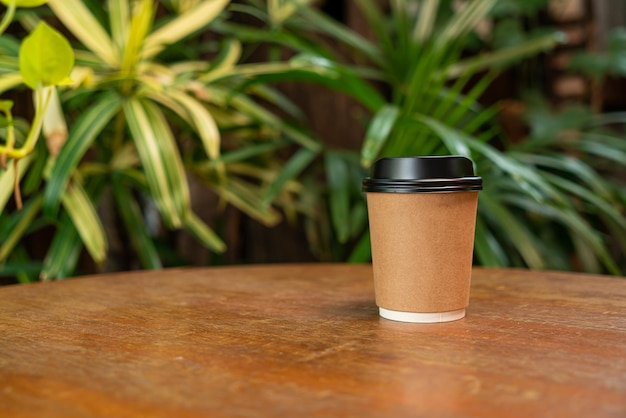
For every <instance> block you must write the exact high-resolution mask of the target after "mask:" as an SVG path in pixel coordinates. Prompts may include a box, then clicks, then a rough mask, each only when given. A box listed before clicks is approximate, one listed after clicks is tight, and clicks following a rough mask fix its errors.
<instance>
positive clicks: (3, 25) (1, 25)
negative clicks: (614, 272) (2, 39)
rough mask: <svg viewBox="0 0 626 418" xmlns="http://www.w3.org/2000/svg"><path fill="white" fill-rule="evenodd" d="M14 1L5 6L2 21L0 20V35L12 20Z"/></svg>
mask: <svg viewBox="0 0 626 418" xmlns="http://www.w3.org/2000/svg"><path fill="white" fill-rule="evenodd" d="M16 1H17V0H13V1H11V3H9V6H8V7H7V11H6V13H5V14H4V16H3V17H2V21H1V22H0V35H2V34H3V33H4V31H5V30H7V27H8V26H9V24H10V23H11V22H12V21H13V17H14V16H15V3H16Z"/></svg>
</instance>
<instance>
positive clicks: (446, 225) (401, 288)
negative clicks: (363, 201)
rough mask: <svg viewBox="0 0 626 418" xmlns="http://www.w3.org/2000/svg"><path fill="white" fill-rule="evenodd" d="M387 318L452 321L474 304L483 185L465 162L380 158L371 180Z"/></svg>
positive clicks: (379, 287) (375, 262)
mask: <svg viewBox="0 0 626 418" xmlns="http://www.w3.org/2000/svg"><path fill="white" fill-rule="evenodd" d="M363 190H364V191H365V192H366V193H367V205H368V214H369V224H370V237H371V243H372V266H373V270H374V291H375V296H376V304H377V305H378V307H379V312H380V315H381V316H382V317H383V318H387V319H391V320H395V321H403V322H423V323H432V322H447V321H455V320H458V319H461V318H463V317H464V316H465V308H466V307H467V306H468V305H469V288H470V280H471V272H472V254H473V248H474V229H475V226H476V208H477V203H478V193H477V192H478V191H479V190H482V179H481V178H480V177H476V176H475V175H474V170H473V165H472V162H471V161H470V160H469V159H467V158H465V157H461V156H445V157H398V158H383V159H381V160H378V161H377V162H376V163H375V164H374V167H373V169H372V174H371V177H368V178H365V179H364V180H363Z"/></svg>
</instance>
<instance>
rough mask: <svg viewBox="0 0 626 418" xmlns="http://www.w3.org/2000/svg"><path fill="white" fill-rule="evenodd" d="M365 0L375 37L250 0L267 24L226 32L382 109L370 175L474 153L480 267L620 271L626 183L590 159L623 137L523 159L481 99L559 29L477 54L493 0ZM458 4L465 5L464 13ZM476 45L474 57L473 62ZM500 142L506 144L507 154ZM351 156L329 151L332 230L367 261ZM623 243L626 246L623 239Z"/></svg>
mask: <svg viewBox="0 0 626 418" xmlns="http://www.w3.org/2000/svg"><path fill="white" fill-rule="evenodd" d="M503 3H504V2H503ZM506 3H508V4H511V5H515V4H517V5H518V6H519V5H520V4H523V2H513V1H510V2H506ZM357 4H358V6H359V8H360V10H361V12H362V13H363V15H364V16H365V18H366V19H367V22H368V25H369V27H370V28H371V29H372V31H373V32H374V39H373V40H368V39H366V38H364V37H362V36H361V35H359V34H357V33H355V32H353V31H351V30H350V29H349V28H347V27H345V26H343V25H341V24H338V23H337V22H334V21H332V20H331V19H329V18H328V17H326V16H324V15H322V14H321V13H319V12H317V11H316V10H315V9H314V8H312V7H309V6H308V4H304V3H303V2H270V3H268V6H267V7H265V6H264V5H262V4H260V3H259V2H256V1H252V0H251V1H249V2H248V4H247V6H246V7H239V8H238V10H239V11H242V12H245V13H250V14H252V15H254V16H255V17H257V18H259V19H261V20H263V21H264V22H265V23H266V25H267V29H266V30H256V31H255V30H250V29H249V28H246V29H245V30H242V28H239V27H235V26H232V25H231V26H229V27H228V26H223V27H222V30H225V31H228V30H230V31H233V32H235V31H239V33H240V36H242V37H244V38H245V39H246V40H248V41H254V40H261V41H265V42H269V43H272V44H274V45H278V46H281V47H288V48H290V49H292V50H295V51H298V52H300V53H301V54H304V55H300V56H298V57H296V58H294V59H293V60H292V62H300V61H302V60H307V61H308V62H311V63H315V64H316V65H318V66H319V67H320V68H322V69H324V70H325V71H324V72H321V71H320V72H318V73H316V74H314V75H311V76H307V74H305V72H303V71H298V72H293V71H292V72H291V73H285V74H283V78H278V77H274V78H273V80H280V79H289V78H299V79H304V80H306V81H309V82H314V83H320V84H323V85H326V86H328V87H331V88H335V89H337V90H339V91H342V92H344V93H346V94H349V95H351V96H353V97H355V98H356V99H357V100H359V102H360V103H362V104H363V105H364V107H365V108H366V109H368V110H369V111H370V112H371V114H372V118H371V121H370V122H369V125H368V130H367V134H366V137H365V139H364V143H363V147H362V149H361V152H360V161H361V164H362V166H364V167H366V168H367V167H368V166H369V165H370V164H371V163H372V162H373V161H374V160H375V159H376V158H377V157H380V156H386V155H395V156H399V155H430V154H445V153H453V154H461V155H466V156H469V157H470V158H472V159H473V160H474V161H475V163H476V166H477V170H478V173H479V174H480V175H481V176H482V177H483V178H484V180H485V190H484V191H483V192H481V198H480V204H479V216H478V221H477V229H476V247H475V248H476V260H477V261H478V262H479V263H481V264H483V265H489V266H528V267H531V268H560V269H574V268H582V269H584V270H586V271H593V272H599V271H605V270H606V271H609V272H611V273H615V274H617V273H619V272H620V269H619V267H618V265H617V262H616V260H615V257H613V256H612V255H611V252H610V251H609V248H608V242H609V240H607V239H605V234H607V233H611V234H612V235H614V236H620V235H621V236H623V235H624V233H625V232H626V223H625V222H624V219H623V217H620V216H619V214H620V211H623V207H624V188H623V185H622V186H621V187H618V185H617V184H615V183H613V182H611V181H608V180H606V179H603V178H602V176H601V175H599V173H598V171H596V169H595V167H594V164H593V163H589V162H587V157H593V155H592V154H593V153H594V152H597V150H598V148H600V147H603V148H602V149H603V150H604V151H606V152H610V151H609V150H613V152H615V155H620V156H621V155H622V154H621V153H622V151H621V150H622V148H621V145H619V144H618V143H616V142H615V141H613V140H607V141H606V142H605V143H603V144H596V145H595V146H593V141H586V142H573V141H562V135H560V133H558V134H557V135H555V136H554V137H551V138H549V139H546V138H544V139H543V142H541V141H535V140H530V141H528V144H527V145H524V146H526V147H527V148H525V150H526V151H527V152H521V151H520V150H521V149H524V146H521V147H516V146H515V145H513V144H509V143H508V142H507V141H506V138H504V137H503V135H502V134H501V132H500V131H499V129H498V124H497V121H496V116H497V114H498V108H497V106H492V107H485V106H482V105H481V103H480V98H481V95H482V94H483V93H484V92H485V91H486V89H487V88H488V87H489V86H490V85H491V83H492V81H493V80H494V79H495V77H497V75H498V74H499V73H500V72H501V71H502V70H503V69H504V68H505V67H506V66H507V65H511V64H512V63H516V62H519V60H520V59H522V58H524V57H528V56H533V55H536V54H537V53H539V52H541V51H544V50H546V49H550V48H551V47H552V46H554V45H555V44H556V43H557V42H558V41H559V39H560V34H558V33H554V32H548V33H545V31H544V33H543V34H542V33H536V34H530V36H528V35H527V34H526V36H524V37H522V38H519V37H518V38H519V39H517V40H516V41H515V42H512V43H511V42H508V43H504V44H502V43H501V44H500V45H496V47H500V49H497V48H496V49H493V48H492V49H486V46H488V45H489V42H482V43H479V44H480V45H482V46H481V48H482V49H481V50H478V51H477V50H476V49H475V48H476V46H475V45H476V42H474V41H475V40H476V39H477V38H479V36H477V35H476V33H477V31H476V28H477V27H478V26H479V25H480V24H481V23H483V22H485V21H489V20H490V19H492V16H493V14H492V12H493V11H494V8H495V7H496V2H495V1H494V0H476V1H471V2H460V3H459V2H452V1H437V0H424V1H421V2H409V1H400V0H398V1H391V2H390V13H389V14H386V13H384V12H383V11H382V10H380V9H379V8H378V7H377V6H376V4H375V3H374V2H372V1H370V0H358V1H357ZM459 4H460V5H461V6H460V7H461V8H460V9H455V7H457V6H458V5H459ZM499 6H500V7H502V4H499ZM534 6H536V5H534ZM530 9H532V10H530V11H531V12H532V11H534V10H536V8H535V7H531V8H530ZM516 10H518V11H519V10H521V9H519V7H518V9H516ZM500 12H502V9H500ZM311 33H321V34H323V35H325V36H330V37H331V38H333V39H335V40H336V41H338V42H340V43H342V44H344V45H345V46H347V47H350V48H351V49H352V50H353V51H354V53H355V55H354V57H353V64H349V63H347V62H345V61H344V60H342V59H341V58H339V57H338V56H336V55H335V54H333V53H332V51H331V50H330V49H328V48H324V47H323V46H321V45H320V44H319V43H317V42H315V41H312V37H311ZM518 33H519V32H518ZM470 41H472V42H470ZM469 49H473V52H472V53H471V54H469V55H467V52H468V50H469ZM354 63H356V64H354ZM259 80H261V81H268V80H270V78H268V77H260V78H259ZM367 81H374V82H376V83H378V84H379V85H380V84H382V85H384V86H385V89H386V90H387V91H388V92H389V94H388V95H383V94H381V93H379V92H378V91H376V90H375V89H373V88H372V87H371V86H370V85H369V84H368V83H367ZM494 141H495V142H496V143H500V147H499V148H497V147H496V146H495V145H494ZM539 144H541V146H538V145H539ZM582 144H586V145H585V146H583V145H582ZM532 145H534V146H535V148H533V146H532ZM586 147H587V148H586ZM591 148H593V149H594V150H593V151H592V150H591ZM573 151H576V153H577V154H578V155H579V156H578V157H577V158H575V157H573V156H572V155H575V154H572V152H573ZM580 154H584V155H580ZM341 155H349V157H347V158H341V157H339V156H338V154H337V153H331V154H328V157H327V159H326V166H327V177H326V178H327V181H328V186H329V190H328V194H325V193H323V192H322V193H318V195H319V196H323V198H326V197H327V198H328V200H329V202H330V203H329V213H330V218H331V220H332V222H327V223H326V224H332V225H333V226H334V237H335V238H338V239H340V240H343V241H344V242H349V241H348V238H349V237H351V236H355V235H358V234H363V238H362V239H361V240H360V242H359V243H358V244H357V245H356V247H355V250H354V251H353V252H352V255H351V256H350V259H351V260H355V261H356V260H365V259H367V258H368V257H369V242H368V236H367V233H366V232H364V231H366V226H365V221H364V217H363V216H349V215H348V214H355V213H363V212H364V210H363V209H362V208H363V205H364V202H363V199H362V198H360V197H359V196H358V191H355V186H357V185H358V183H357V182H356V181H355V180H354V179H353V180H351V181H348V180H345V179H347V178H349V177H347V176H345V173H347V172H350V171H352V172H354V171H356V170H358V167H355V166H354V163H355V161H356V159H355V158H354V157H353V153H349V152H348V153H343V154H341ZM591 160H592V161H595V160H594V159H593V158H592V159H591ZM342 176H343V177H342ZM354 177H358V176H354ZM575 186H576V187H575ZM318 213H319V212H318ZM320 224H323V223H320ZM326 235H328V234H326ZM565 237H567V239H566V238H565ZM619 241H620V242H622V244H621V245H622V246H623V240H619ZM622 248H626V247H622Z"/></svg>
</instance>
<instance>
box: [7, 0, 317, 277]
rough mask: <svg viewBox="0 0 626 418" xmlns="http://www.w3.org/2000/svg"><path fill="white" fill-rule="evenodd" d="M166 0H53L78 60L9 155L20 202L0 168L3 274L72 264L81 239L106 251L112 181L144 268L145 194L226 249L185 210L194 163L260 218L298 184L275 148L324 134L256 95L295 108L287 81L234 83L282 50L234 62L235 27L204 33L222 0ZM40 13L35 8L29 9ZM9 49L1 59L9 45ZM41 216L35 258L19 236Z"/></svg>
mask: <svg viewBox="0 0 626 418" xmlns="http://www.w3.org/2000/svg"><path fill="white" fill-rule="evenodd" d="M163 3H164V5H166V6H168V7H170V8H171V11H168V10H167V9H162V8H159V6H158V4H157V3H156V2H154V1H152V0H140V1H136V2H131V1H129V0H108V1H107V2H106V8H104V9H103V8H102V7H101V5H100V4H99V3H98V2H91V1H80V0H49V1H48V6H49V8H50V11H51V12H52V13H53V15H54V16H55V17H56V18H58V20H59V21H60V23H62V24H63V25H64V28H65V30H67V31H68V33H70V34H71V35H72V38H73V41H74V42H75V44H76V47H75V54H76V66H75V68H74V71H73V72H72V76H71V83H70V84H68V85H67V86H64V87H63V88H62V90H61V92H60V95H59V100H58V101H56V100H55V101H54V103H53V106H51V107H50V109H48V112H47V114H46V120H45V123H44V134H45V136H46V139H47V142H46V144H43V143H40V144H38V145H37V147H36V148H35V150H34V154H33V155H32V156H31V157H30V158H25V159H22V160H20V161H19V162H18V163H17V164H18V166H19V177H18V179H21V182H22V187H23V191H24V195H25V197H26V199H25V204H24V209H23V210H22V211H11V210H8V207H7V205H6V203H7V200H8V194H9V193H8V192H7V190H8V189H9V187H10V185H12V184H13V180H14V178H13V174H12V172H9V171H5V172H3V173H0V196H2V197H4V199H3V200H0V209H2V212H1V214H0V221H1V222H0V225H2V228H1V229H0V248H1V250H0V263H2V262H3V263H4V266H3V267H2V268H3V271H4V273H5V274H17V275H18V277H19V278H20V280H23V281H27V280H34V279H36V278H37V277H39V278H41V279H43V280H50V279H55V278H63V277H67V276H70V275H72V274H74V273H75V271H76V265H77V261H78V256H79V254H80V252H81V249H82V248H83V246H84V247H85V248H86V250H87V251H88V253H89V254H90V256H91V258H92V259H93V260H94V261H95V262H96V263H99V264H100V263H103V261H104V260H105V259H106V257H107V251H108V245H107V236H106V233H105V229H104V226H103V224H102V222H101V219H100V216H99V213H98V211H97V208H98V205H99V203H100V201H101V199H102V196H103V195H104V194H105V193H107V191H110V194H111V195H112V197H113V202H114V206H115V208H116V212H117V213H118V214H119V218H120V221H121V223H122V224H123V225H124V228H125V229H126V231H127V232H126V234H127V236H128V238H129V240H130V242H131V247H132V249H133V250H134V251H135V252H136V254H137V256H138V258H139V260H140V263H141V266H142V267H144V268H159V267H161V266H162V264H163V263H162V259H161V255H160V253H159V250H158V246H157V244H156V242H155V241H156V238H155V236H154V235H153V234H152V233H151V229H150V228H149V226H148V225H146V218H145V216H144V212H145V208H146V205H148V206H150V205H154V206H156V208H157V209H158V213H159V215H160V218H161V219H162V221H163V222H164V224H165V226H167V227H168V228H170V229H180V228H184V229H186V230H188V231H189V232H190V233H192V234H193V235H194V236H195V237H196V238H197V239H198V240H199V241H200V242H201V243H202V244H203V245H205V246H207V247H208V248H210V249H212V250H213V251H215V252H220V251H223V250H224V243H223V241H222V240H221V239H220V238H219V236H218V235H217V234H216V233H215V232H214V231H213V230H212V229H211V228H210V227H209V226H208V225H206V224H205V223H204V222H202V221H201V220H200V218H199V217H198V216H197V215H196V214H194V213H193V212H192V211H191V208H190V193H189V185H188V177H189V176H194V177H196V178H198V179H199V180H200V181H202V182H203V183H205V184H206V185H207V186H208V187H210V188H211V189H212V190H213V191H214V192H216V193H217V194H218V195H219V197H220V198H221V199H222V201H223V202H225V203H230V204H232V205H234V206H236V207H237V208H239V209H240V210H242V211H244V212H245V213H247V214H248V215H250V216H252V217H254V218H256V219H258V220H259V221H261V222H264V223H265V224H268V225H271V224H273V223H275V222H277V221H278V219H279V216H280V215H279V213H278V211H277V210H275V209H274V208H273V207H272V206H271V204H272V203H276V204H277V205H280V204H281V201H282V200H288V199H289V196H290V193H291V192H292V191H293V190H294V188H296V187H297V185H296V184H295V183H293V182H290V181H289V178H290V175H289V172H287V173H286V174H284V171H289V170H291V172H293V171H294V170H298V167H294V165H293V164H292V165H287V167H285V168H284V171H283V166H282V164H281V162H280V160H279V159H278V158H277V156H276V154H277V152H278V151H279V150H288V149H289V147H290V146H291V144H299V145H300V147H301V150H300V151H299V153H298V154H297V157H298V158H299V159H300V160H301V161H303V162H306V161H307V160H310V159H311V158H312V157H313V156H314V155H315V154H316V152H317V150H318V147H319V146H318V144H317V142H315V141H313V140H312V139H311V138H309V137H308V136H307V135H305V134H303V133H301V132H300V131H299V130H297V129H296V128H294V127H292V126H291V125H289V124H287V123H285V122H284V121H283V120H282V119H280V118H279V117H277V116H276V115H274V114H273V113H271V112H270V111H268V110H266V109H265V108H264V107H263V106H262V105H260V104H259V103H258V102H257V101H256V100H254V99H255V98H256V99H258V100H262V101H265V102H270V103H272V104H274V105H276V106H278V107H279V108H282V109H283V110H284V111H286V112H287V113H289V112H290V111H292V110H293V109H294V108H293V106H292V105H291V104H290V103H289V102H288V101H287V100H285V99H284V98H283V97H282V96H281V95H279V94H278V93H276V92H275V91H273V90H271V89H269V88H266V87H264V86H253V87H250V88H248V89H245V90H242V89H238V88H237V86H238V85H239V84H241V82H240V81H239V80H240V79H241V78H244V77H247V76H249V75H250V74H256V73H263V72H270V73H271V72H272V71H277V70H285V68H286V66H287V64H276V65H273V66H267V65H265V66H264V65H263V64H259V65H238V61H239V59H240V55H241V46H240V43H239V42H238V41H237V40H235V39H225V40H223V41H222V42H221V43H218V42H215V41H203V40H202V37H201V36H200V35H201V33H203V32H204V31H205V29H206V28H207V26H208V25H209V24H210V23H211V22H212V21H213V20H214V19H216V18H219V17H220V15H221V13H222V11H223V10H224V8H225V7H226V6H227V4H228V1H226V0H214V1H198V0H186V1H185V0H178V1H175V0H170V1H164V2H163ZM37 20H38V17H37V16H36V15H30V16H29V19H28V22H33V21H37ZM205 46H210V47H215V46H219V49H217V50H216V51H212V50H206V48H204V47H205ZM203 48H204V50H203ZM203 51H204V52H203ZM199 53H204V54H205V55H208V56H210V57H211V58H210V59H204V58H202V57H200V56H198V55H199ZM9 58H11V59H8V60H7V62H6V63H5V64H4V65H5V68H6V67H8V66H10V65H12V62H13V61H14V60H15V59H16V57H9ZM7 77H9V76H7V75H4V76H2V77H0V85H3V86H5V89H8V88H11V87H13V85H10V84H8V83H5V84H3V82H4V81H6V80H7ZM66 123H67V126H69V129H68V128H67V127H66ZM44 227H46V228H48V229H50V228H52V229H53V230H54V234H53V239H52V242H51V244H50V246H49V248H48V250H47V254H46V256H45V258H44V260H43V262H42V263H40V262H39V263H38V261H37V260H31V257H30V254H29V253H28V249H27V248H26V246H25V244H24V242H25V240H24V238H25V237H26V236H27V235H28V234H31V233H34V232H37V231H38V230H40V229H42V228H44Z"/></svg>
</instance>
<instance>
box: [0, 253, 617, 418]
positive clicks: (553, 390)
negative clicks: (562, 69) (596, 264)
mask: <svg viewBox="0 0 626 418" xmlns="http://www.w3.org/2000/svg"><path fill="white" fill-rule="evenodd" d="M472 280H473V282H472V290H471V298H470V306H469V309H468V314H467V317H466V318H465V319H463V320H460V321H456V322H450V323H443V324H407V323H398V322H392V321H388V320H385V319H381V318H379V317H378V314H377V308H376V306H375V305H374V302H373V301H374V295H373V285H372V278H371V266H369V265H332V264H310V265H302V264H300V265H274V266H249V267H223V268H207V269H177V270H165V271H157V272H139V273H130V274H116V275H102V276H92V277H87V278H79V279H74V280H68V281H65V282H56V283H40V284H34V285H20V286H7V287H3V288H0V416H1V417H65V418H71V417H299V416H307V417H308V416H323V417H413V416H414V417H499V418H502V417H525V418H527V417H568V418H571V417H625V416H626V280H625V279H622V278H610V277H602V276H589V275H576V274H565V273H551V272H530V271H523V270H495V269H494V270H490V269H475V270H474V273H473V279H472Z"/></svg>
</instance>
